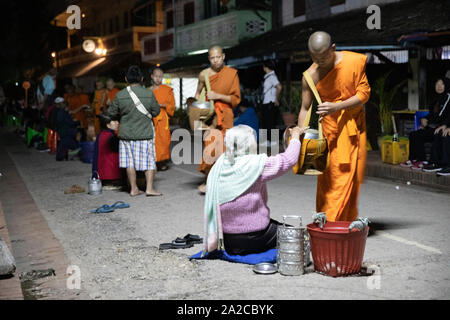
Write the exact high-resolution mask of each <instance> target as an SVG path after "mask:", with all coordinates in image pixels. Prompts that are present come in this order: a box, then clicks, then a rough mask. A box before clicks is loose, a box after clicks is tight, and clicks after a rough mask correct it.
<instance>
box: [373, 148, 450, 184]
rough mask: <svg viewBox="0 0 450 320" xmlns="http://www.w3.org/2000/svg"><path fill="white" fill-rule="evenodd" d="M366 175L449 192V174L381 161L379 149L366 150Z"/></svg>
mask: <svg viewBox="0 0 450 320" xmlns="http://www.w3.org/2000/svg"><path fill="white" fill-rule="evenodd" d="M366 176H368V177H375V178H382V179H388V180H392V181H398V182H400V183H403V184H406V183H408V182H410V183H411V184H413V185H420V186H424V187H428V188H434V189H438V190H441V191H445V192H450V176H438V175H437V174H436V173H435V172H423V171H421V170H412V169H411V168H403V167H401V166H400V165H393V164H388V163H383V162H382V161H381V154H380V151H368V152H367V164H366Z"/></svg>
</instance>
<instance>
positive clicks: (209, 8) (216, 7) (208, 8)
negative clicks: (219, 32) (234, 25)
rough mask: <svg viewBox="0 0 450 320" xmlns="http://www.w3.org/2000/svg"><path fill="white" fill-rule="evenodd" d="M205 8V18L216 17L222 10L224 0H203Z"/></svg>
mask: <svg viewBox="0 0 450 320" xmlns="http://www.w3.org/2000/svg"><path fill="white" fill-rule="evenodd" d="M203 8H204V18H205V19H208V18H212V17H215V16H217V15H219V14H221V13H226V12H222V1H221V0H203Z"/></svg>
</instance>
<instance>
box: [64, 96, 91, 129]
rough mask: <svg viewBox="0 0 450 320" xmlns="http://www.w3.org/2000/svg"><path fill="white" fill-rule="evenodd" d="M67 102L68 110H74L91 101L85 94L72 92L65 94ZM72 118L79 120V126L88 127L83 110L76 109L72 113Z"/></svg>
mask: <svg viewBox="0 0 450 320" xmlns="http://www.w3.org/2000/svg"><path fill="white" fill-rule="evenodd" d="M66 97H67V99H65V100H66V101H67V103H68V104H69V109H70V110H75V109H78V108H79V107H81V106H82V105H85V104H86V105H88V106H89V105H90V104H91V102H90V101H89V96H88V95H87V94H83V93H73V94H71V95H69V94H67V96H66ZM73 118H74V119H75V120H78V121H80V123H81V126H82V127H83V128H85V129H87V127H88V121H87V118H86V114H85V111H84V110H81V111H78V112H77V113H75V114H73Z"/></svg>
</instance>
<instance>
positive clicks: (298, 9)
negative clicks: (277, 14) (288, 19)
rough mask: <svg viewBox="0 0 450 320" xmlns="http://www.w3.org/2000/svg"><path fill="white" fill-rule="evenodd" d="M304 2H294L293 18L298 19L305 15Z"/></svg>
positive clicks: (298, 0)
mask: <svg viewBox="0 0 450 320" xmlns="http://www.w3.org/2000/svg"><path fill="white" fill-rule="evenodd" d="M305 7H306V6H305V0H294V17H300V16H302V15H304V14H305V12H306V10H305Z"/></svg>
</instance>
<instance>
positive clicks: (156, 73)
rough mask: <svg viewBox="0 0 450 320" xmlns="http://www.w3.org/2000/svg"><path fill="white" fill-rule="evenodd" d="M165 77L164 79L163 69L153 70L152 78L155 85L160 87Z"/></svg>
mask: <svg viewBox="0 0 450 320" xmlns="http://www.w3.org/2000/svg"><path fill="white" fill-rule="evenodd" d="M163 77H164V71H163V70H162V69H161V68H155V69H153V72H152V74H151V78H152V80H153V84H154V85H156V86H160V85H161V84H162V81H163Z"/></svg>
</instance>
